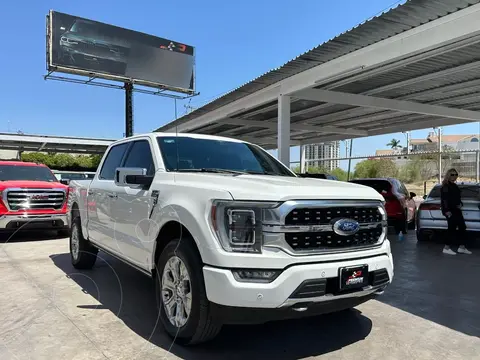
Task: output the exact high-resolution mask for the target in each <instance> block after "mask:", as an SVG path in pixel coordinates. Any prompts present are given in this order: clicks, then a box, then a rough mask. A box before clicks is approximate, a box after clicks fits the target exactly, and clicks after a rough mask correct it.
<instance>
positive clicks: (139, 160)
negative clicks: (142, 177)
mask: <svg viewBox="0 0 480 360" xmlns="http://www.w3.org/2000/svg"><path fill="white" fill-rule="evenodd" d="M123 167H136V168H144V169H147V175H153V174H154V173H155V166H154V165H153V158H152V151H151V150H150V144H149V143H148V141H147V140H140V141H135V142H134V143H133V145H132V147H131V148H130V151H129V152H128V155H127V158H126V160H125V163H124V164H123Z"/></svg>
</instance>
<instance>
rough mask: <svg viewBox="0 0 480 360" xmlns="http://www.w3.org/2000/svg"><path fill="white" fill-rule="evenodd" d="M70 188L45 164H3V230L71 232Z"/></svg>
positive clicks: (0, 218) (0, 219)
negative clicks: (68, 216)
mask: <svg viewBox="0 0 480 360" xmlns="http://www.w3.org/2000/svg"><path fill="white" fill-rule="evenodd" d="M67 199H68V186H66V185H64V184H62V183H60V182H59V181H58V179H57V178H56V177H55V175H53V173H52V171H51V170H50V169H49V168H48V167H47V166H45V165H42V164H36V163H29V162H21V161H0V231H7V232H14V231H17V230H35V229H37V230H57V231H58V232H59V233H60V234H61V235H65V236H67V235H68V233H69V230H68V229H69V228H68V222H67Z"/></svg>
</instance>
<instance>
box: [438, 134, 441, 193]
mask: <svg viewBox="0 0 480 360" xmlns="http://www.w3.org/2000/svg"><path fill="white" fill-rule="evenodd" d="M438 183H439V184H441V183H442V128H441V127H439V128H438Z"/></svg>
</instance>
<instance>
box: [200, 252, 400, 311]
mask: <svg viewBox="0 0 480 360" xmlns="http://www.w3.org/2000/svg"><path fill="white" fill-rule="evenodd" d="M357 265H368V270H369V276H370V277H372V276H373V273H374V272H382V271H383V273H384V274H385V275H386V274H388V277H387V279H386V281H385V282H383V283H377V282H374V283H372V281H371V280H369V285H368V286H365V287H364V288H361V289H359V290H356V291H353V292H344V293H342V292H340V291H338V289H337V287H336V286H338V283H339V279H338V276H339V269H340V268H341V267H349V266H357ZM203 275H204V279H205V287H206V291H207V298H208V300H210V301H211V302H213V303H215V304H218V305H222V306H228V307H240V308H252V309H258V308H264V309H276V308H292V307H296V306H302V304H305V303H309V304H311V303H321V302H332V301H333V302H335V301H338V300H342V301H345V300H346V299H347V300H348V299H352V300H355V299H357V300H358V299H361V298H366V297H368V296H371V295H374V294H376V293H379V292H381V291H383V289H384V288H385V287H386V286H387V285H388V284H389V283H390V282H391V281H392V279H393V259H392V256H391V254H390V253H389V254H380V255H377V256H371V257H366V258H362V259H356V260H343V261H338V262H323V263H321V262H319V263H311V264H305V263H303V264H298V265H292V266H290V267H287V268H286V269H284V270H283V272H282V273H281V274H280V275H279V276H278V277H277V278H276V279H275V280H274V281H273V282H271V283H255V282H239V281H237V280H236V279H235V278H234V275H233V273H232V271H231V270H229V269H220V268H215V267H211V266H205V267H204V268H203ZM309 281H310V282H313V283H315V282H316V283H317V284H318V283H322V284H323V285H325V292H324V294H323V295H322V296H315V297H301V298H299V297H297V296H296V295H295V293H296V291H297V293H298V289H299V287H300V286H301V285H302V284H308V282H309Z"/></svg>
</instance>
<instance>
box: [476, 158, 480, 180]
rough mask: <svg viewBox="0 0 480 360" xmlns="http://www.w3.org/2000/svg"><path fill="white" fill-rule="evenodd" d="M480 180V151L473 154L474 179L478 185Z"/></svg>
mask: <svg viewBox="0 0 480 360" xmlns="http://www.w3.org/2000/svg"><path fill="white" fill-rule="evenodd" d="M479 178H480V150H477V151H476V152H475V179H476V182H477V183H478V181H479Z"/></svg>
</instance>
